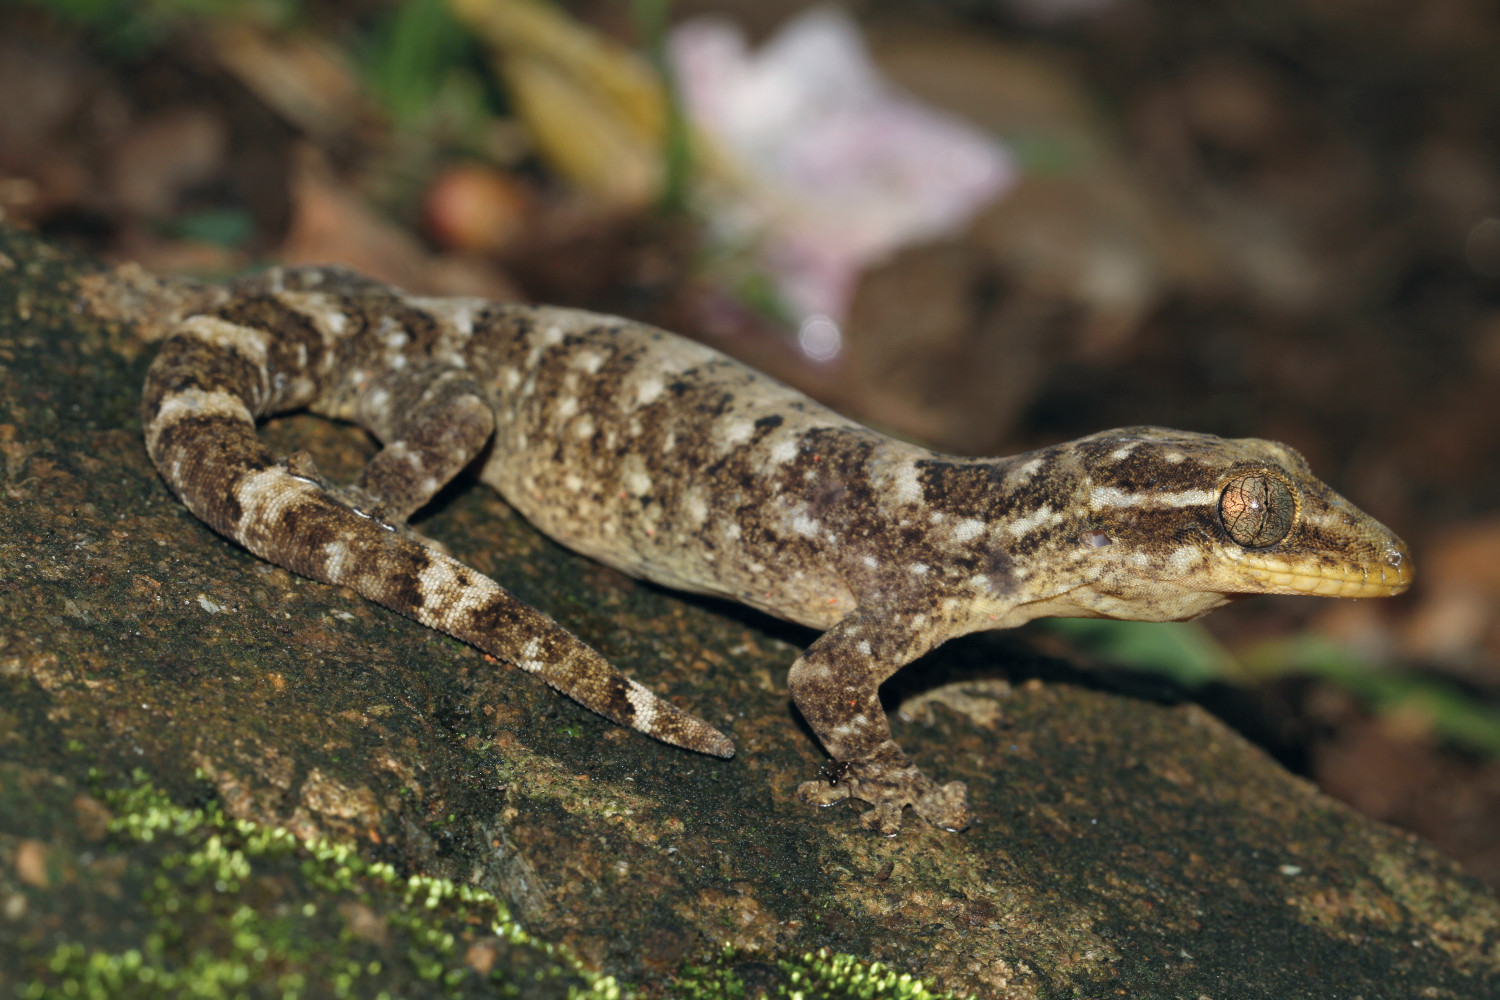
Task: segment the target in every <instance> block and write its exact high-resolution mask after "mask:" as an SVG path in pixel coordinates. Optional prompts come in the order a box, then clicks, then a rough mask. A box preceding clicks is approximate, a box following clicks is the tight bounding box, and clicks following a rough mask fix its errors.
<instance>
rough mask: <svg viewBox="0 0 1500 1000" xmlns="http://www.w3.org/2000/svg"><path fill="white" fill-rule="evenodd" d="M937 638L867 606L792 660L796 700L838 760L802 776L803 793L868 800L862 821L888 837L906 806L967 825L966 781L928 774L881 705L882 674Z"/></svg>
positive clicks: (948, 823) (942, 822)
mask: <svg viewBox="0 0 1500 1000" xmlns="http://www.w3.org/2000/svg"><path fill="white" fill-rule="evenodd" d="M936 644H937V640H936V639H934V638H933V637H931V636H929V635H928V634H927V633H926V632H925V630H923V629H921V628H913V627H912V616H911V615H909V614H908V615H899V614H894V613H879V612H873V611H860V612H856V613H855V614H853V615H850V616H849V617H848V618H845V619H844V620H843V621H841V622H839V623H838V624H837V625H835V626H834V627H833V628H831V629H829V630H828V631H827V632H824V633H823V634H822V635H821V636H820V637H819V638H818V639H817V641H815V642H814V643H813V644H812V645H811V646H809V647H808V648H807V651H806V652H805V653H803V654H802V656H801V657H800V658H798V660H797V662H796V663H794V664H792V669H791V672H790V673H789V674H788V675H787V683H788V686H789V687H790V689H791V694H792V700H793V701H794V702H795V703H796V705H797V708H798V710H799V711H801V713H802V716H803V718H805V719H806V720H807V723H808V725H810V726H812V728H813V732H815V733H817V735H818V739H819V740H820V741H821V742H822V744H823V747H824V749H826V750H827V751H828V753H829V754H830V755H831V756H832V757H833V759H834V760H835V761H836V762H837V765H836V770H835V772H834V776H833V777H832V778H831V779H823V780H817V781H806V782H803V783H802V785H801V786H799V787H798V789H797V797H798V798H799V799H801V800H802V801H803V802H805V803H807V804H809V805H819V806H827V805H832V804H833V803H835V802H839V801H842V800H844V799H849V798H852V799H859V800H860V801H862V802H868V803H870V804H871V805H872V806H873V807H874V808H872V809H870V810H868V811H867V812H865V813H864V814H863V815H862V816H861V817H860V823H861V824H863V825H864V827H865V828H866V829H871V830H877V831H879V832H880V833H883V834H885V835H886V836H891V835H893V834H895V833H896V831H898V830H900V829H901V810H902V809H903V808H904V807H906V806H911V807H912V808H913V809H914V810H916V813H917V815H918V816H920V817H922V818H923V819H925V820H927V822H929V823H932V824H933V825H935V826H940V827H943V828H944V829H947V830H963V829H965V828H966V827H968V825H969V819H970V817H969V807H968V795H967V790H966V789H965V787H964V784H963V782H960V781H950V782H948V783H947V784H945V785H939V784H937V783H936V782H935V781H933V780H932V779H931V778H929V777H927V775H925V774H923V773H922V771H921V770H920V769H919V768H918V767H917V766H916V764H914V763H912V760H911V758H910V757H908V756H907V755H906V753H905V752H904V751H903V750H902V749H901V748H900V747H899V746H897V745H896V741H895V740H893V739H892V738H891V727H890V723H889V721H888V720H887V719H886V716H885V709H884V708H882V707H881V705H880V694H879V688H880V683H881V681H883V680H885V679H886V678H887V677H889V676H890V675H891V674H893V673H895V672H896V671H897V670H899V669H900V668H901V667H902V666H904V665H905V664H907V663H909V662H910V661H912V660H914V659H916V658H917V657H918V656H921V655H922V654H923V653H925V652H927V650H929V649H931V648H932V647H933V646H934V645H936Z"/></svg>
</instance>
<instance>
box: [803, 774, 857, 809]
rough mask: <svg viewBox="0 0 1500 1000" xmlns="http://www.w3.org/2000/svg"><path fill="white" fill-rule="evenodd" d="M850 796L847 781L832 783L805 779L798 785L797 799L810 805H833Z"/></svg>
mask: <svg viewBox="0 0 1500 1000" xmlns="http://www.w3.org/2000/svg"><path fill="white" fill-rule="evenodd" d="M848 797H849V785H848V784H847V783H846V782H839V783H838V784H836V785H835V784H832V783H830V782H828V781H825V780H816V781H804V782H803V783H802V784H800V785H798V786H797V801H798V802H801V803H802V804H803V805H808V806H831V805H833V804H834V803H835V802H842V801H844V800H845V799H847V798H848Z"/></svg>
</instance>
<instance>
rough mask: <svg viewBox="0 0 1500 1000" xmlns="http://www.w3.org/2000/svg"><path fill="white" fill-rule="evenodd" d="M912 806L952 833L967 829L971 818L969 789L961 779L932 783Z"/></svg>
mask: <svg viewBox="0 0 1500 1000" xmlns="http://www.w3.org/2000/svg"><path fill="white" fill-rule="evenodd" d="M912 808H913V809H915V810H916V811H917V815H918V816H920V817H922V818H923V819H925V820H926V821H927V822H929V823H931V824H932V825H933V826H940V827H942V828H943V829H944V830H949V831H952V832H954V833H957V832H958V831H960V830H967V829H968V828H969V823H970V822H971V821H972V820H973V817H972V816H971V815H970V814H969V789H968V787H967V786H965V785H964V783H963V782H962V781H950V782H948V783H947V784H946V785H934V786H933V787H932V788H931V789H929V790H928V791H927V792H926V793H924V794H923V795H922V796H921V797H920V798H918V799H917V801H916V802H914V803H912Z"/></svg>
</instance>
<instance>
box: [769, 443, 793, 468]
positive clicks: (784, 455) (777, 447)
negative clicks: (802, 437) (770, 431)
mask: <svg viewBox="0 0 1500 1000" xmlns="http://www.w3.org/2000/svg"><path fill="white" fill-rule="evenodd" d="M797 451H798V443H797V439H796V438H788V437H784V438H780V439H779V440H777V441H776V442H775V443H774V444H772V445H771V451H770V453H769V454H768V455H767V456H766V459H767V461H768V462H769V463H770V464H771V465H784V464H786V463H787V462H790V461H791V460H792V459H794V458H796V457H797Z"/></svg>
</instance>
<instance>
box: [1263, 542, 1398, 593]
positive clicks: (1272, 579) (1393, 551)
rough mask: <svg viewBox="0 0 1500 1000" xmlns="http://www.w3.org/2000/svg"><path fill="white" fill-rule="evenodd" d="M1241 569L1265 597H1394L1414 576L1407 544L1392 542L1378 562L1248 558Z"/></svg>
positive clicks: (1266, 557) (1265, 557)
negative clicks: (1321, 561)
mask: <svg viewBox="0 0 1500 1000" xmlns="http://www.w3.org/2000/svg"><path fill="white" fill-rule="evenodd" d="M1240 569H1241V571H1243V572H1244V573H1245V574H1246V575H1247V576H1249V577H1250V578H1251V579H1252V580H1254V581H1255V582H1256V583H1257V584H1259V586H1260V587H1261V588H1262V592H1263V593H1268V594H1312V595H1315V596H1318V597H1394V596H1396V595H1397V594H1400V593H1404V592H1405V590H1406V588H1407V587H1410V586H1411V582H1412V580H1413V579H1414V578H1415V576H1416V573H1415V570H1414V569H1413V567H1412V562H1411V555H1410V553H1409V552H1408V551H1407V548H1406V543H1405V542H1402V541H1400V540H1399V539H1396V540H1393V541H1392V543H1391V545H1390V546H1389V547H1388V548H1387V549H1386V551H1385V553H1384V554H1383V555H1382V556H1381V557H1380V558H1379V559H1377V560H1372V561H1369V562H1363V563H1348V564H1345V565H1334V566H1329V565H1323V564H1320V563H1317V562H1314V561H1312V560H1307V561H1299V560H1291V559H1279V558H1274V557H1268V556H1251V557H1248V558H1246V559H1244V560H1243V561H1242V562H1241V563H1240Z"/></svg>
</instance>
